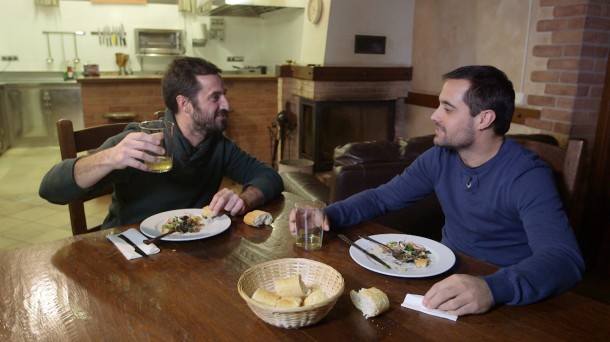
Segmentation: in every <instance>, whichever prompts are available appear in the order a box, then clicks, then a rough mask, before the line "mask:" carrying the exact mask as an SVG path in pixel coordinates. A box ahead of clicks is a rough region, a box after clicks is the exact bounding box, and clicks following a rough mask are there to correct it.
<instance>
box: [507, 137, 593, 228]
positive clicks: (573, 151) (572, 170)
mask: <svg viewBox="0 0 610 342" xmlns="http://www.w3.org/2000/svg"><path fill="white" fill-rule="evenodd" d="M518 142H519V143H520V144H522V145H523V146H525V147H526V148H528V149H529V150H531V151H532V152H534V153H536V154H537V155H538V156H539V157H540V159H542V160H544V161H546V162H547V163H548V164H549V165H550V167H551V169H552V170H553V174H554V176H555V181H556V184H557V189H558V190H559V195H560V196H561V199H562V200H563V204H564V207H565V210H566V213H567V214H568V217H569V219H570V223H571V224H572V228H573V229H574V230H575V232H576V233H578V226H579V224H580V219H581V212H582V198H581V196H580V194H582V193H583V186H584V183H583V179H582V168H583V161H584V160H583V158H584V153H585V148H586V141H585V140H583V139H569V140H568V144H567V146H566V148H565V149H564V148H561V147H559V146H554V145H551V144H547V143H543V142H540V141H534V140H518Z"/></svg>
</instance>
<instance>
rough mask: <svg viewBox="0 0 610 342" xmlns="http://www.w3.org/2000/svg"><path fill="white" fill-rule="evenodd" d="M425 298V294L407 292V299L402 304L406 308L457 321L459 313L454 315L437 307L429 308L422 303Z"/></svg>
mask: <svg viewBox="0 0 610 342" xmlns="http://www.w3.org/2000/svg"><path fill="white" fill-rule="evenodd" d="M423 299H424V296H420V295H414V294H410V293H407V295H406V296H405V301H404V302H402V304H401V306H404V307H405V308H409V309H411V310H416V311H419V312H423V313H425V314H428V315H433V316H437V317H441V318H445V319H450V320H452V321H455V320H457V319H458V316H457V315H452V314H450V313H447V311H443V310H437V309H428V308H427V307H425V306H424V305H423V304H422V301H423Z"/></svg>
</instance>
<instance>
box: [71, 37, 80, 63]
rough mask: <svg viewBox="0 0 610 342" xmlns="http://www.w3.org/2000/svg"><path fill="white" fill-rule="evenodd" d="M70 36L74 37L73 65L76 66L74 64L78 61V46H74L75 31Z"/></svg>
mask: <svg viewBox="0 0 610 342" xmlns="http://www.w3.org/2000/svg"><path fill="white" fill-rule="evenodd" d="M72 37H73V38H74V55H75V57H74V66H75V67H76V64H78V63H80V58H78V48H77V46H76V33H74V34H73V35H72Z"/></svg>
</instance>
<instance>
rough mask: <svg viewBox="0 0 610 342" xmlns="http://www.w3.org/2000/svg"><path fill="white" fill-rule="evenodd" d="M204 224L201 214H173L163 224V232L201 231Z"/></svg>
mask: <svg viewBox="0 0 610 342" xmlns="http://www.w3.org/2000/svg"><path fill="white" fill-rule="evenodd" d="M203 226H204V224H203V222H201V216H198V215H191V214H185V215H182V216H172V217H170V218H168V219H167V221H166V222H165V223H164V224H163V225H162V226H161V233H167V232H177V233H199V232H200V231H201V229H202V228H203Z"/></svg>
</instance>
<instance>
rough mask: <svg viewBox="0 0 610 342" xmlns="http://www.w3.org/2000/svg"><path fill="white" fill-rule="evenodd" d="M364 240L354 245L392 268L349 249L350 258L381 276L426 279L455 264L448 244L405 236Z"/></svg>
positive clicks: (377, 236)
mask: <svg viewBox="0 0 610 342" xmlns="http://www.w3.org/2000/svg"><path fill="white" fill-rule="evenodd" d="M369 237H370V238H372V239H374V240H376V241H379V242H380V243H382V244H384V245H385V246H386V247H383V246H381V245H379V244H377V243H375V242H373V241H370V240H367V239H364V238H361V239H359V240H357V241H356V242H355V243H356V244H357V245H358V246H360V247H362V248H364V249H365V250H366V251H368V252H369V253H371V254H374V255H376V256H377V257H379V258H380V259H381V260H383V261H384V262H385V263H386V264H388V265H389V266H390V268H389V269H388V268H386V267H384V266H383V265H381V264H379V263H377V262H376V261H374V260H372V259H371V258H369V257H368V256H366V255H365V254H364V253H362V251H359V250H358V249H356V248H355V247H350V249H349V255H350V256H351V257H352V259H353V260H354V261H355V262H356V263H357V264H358V265H360V266H362V267H364V268H366V269H368V270H370V271H373V272H377V273H381V274H385V275H389V276H394V277H402V278H424V277H431V276H434V275H437V274H441V273H443V272H445V271H447V270H448V269H450V268H451V267H452V266H453V264H455V254H453V252H452V251H451V250H450V249H449V248H448V247H447V246H445V245H443V244H441V243H439V242H437V241H434V240H430V239H427V238H424V237H421V236H415V235H406V234H378V235H370V236H369Z"/></svg>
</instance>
